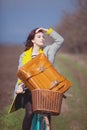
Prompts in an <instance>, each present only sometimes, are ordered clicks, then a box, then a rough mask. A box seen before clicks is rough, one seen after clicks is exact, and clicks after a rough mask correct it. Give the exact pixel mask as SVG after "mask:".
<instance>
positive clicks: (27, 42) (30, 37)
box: [24, 28, 43, 51]
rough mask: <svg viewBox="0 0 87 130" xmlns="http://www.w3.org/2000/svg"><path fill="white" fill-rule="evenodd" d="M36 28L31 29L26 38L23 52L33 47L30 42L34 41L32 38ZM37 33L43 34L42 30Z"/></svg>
mask: <svg viewBox="0 0 87 130" xmlns="http://www.w3.org/2000/svg"><path fill="white" fill-rule="evenodd" d="M37 29H38V28H35V29H33V30H32V31H31V32H30V33H29V35H28V37H27V40H26V42H25V50H24V51H27V50H28V49H30V48H31V47H33V42H32V40H33V39H34V37H35V34H36V30H37ZM39 32H43V31H42V30H39Z"/></svg>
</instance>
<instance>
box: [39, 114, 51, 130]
mask: <svg viewBox="0 0 87 130" xmlns="http://www.w3.org/2000/svg"><path fill="white" fill-rule="evenodd" d="M41 130H50V123H49V120H48V117H47V116H45V115H44V116H43V118H42V120H41Z"/></svg>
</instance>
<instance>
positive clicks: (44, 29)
mask: <svg viewBox="0 0 87 130" xmlns="http://www.w3.org/2000/svg"><path fill="white" fill-rule="evenodd" d="M40 30H41V31H42V32H45V33H46V32H47V31H48V29H46V28H38V29H37V30H36V32H35V33H38V32H39V31H40Z"/></svg>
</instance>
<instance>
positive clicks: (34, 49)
mask: <svg viewBox="0 0 87 130" xmlns="http://www.w3.org/2000/svg"><path fill="white" fill-rule="evenodd" d="M39 51H40V47H39V46H37V45H35V44H34V47H33V50H32V53H34V54H39Z"/></svg>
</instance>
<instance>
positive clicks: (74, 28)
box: [56, 0, 87, 53]
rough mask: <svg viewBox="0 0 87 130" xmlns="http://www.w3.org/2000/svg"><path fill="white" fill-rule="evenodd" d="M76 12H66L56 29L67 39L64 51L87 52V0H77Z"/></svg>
mask: <svg viewBox="0 0 87 130" xmlns="http://www.w3.org/2000/svg"><path fill="white" fill-rule="evenodd" d="M75 2H76V3H75V5H76V10H75V12H74V13H65V14H64V17H63V18H62V20H61V23H60V24H59V25H57V26H56V31H58V32H60V34H61V35H62V36H63V37H64V39H65V41H64V42H65V44H64V47H63V51H65V52H66V51H68V52H71V53H87V0H75Z"/></svg>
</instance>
